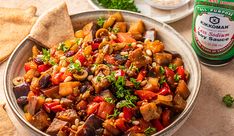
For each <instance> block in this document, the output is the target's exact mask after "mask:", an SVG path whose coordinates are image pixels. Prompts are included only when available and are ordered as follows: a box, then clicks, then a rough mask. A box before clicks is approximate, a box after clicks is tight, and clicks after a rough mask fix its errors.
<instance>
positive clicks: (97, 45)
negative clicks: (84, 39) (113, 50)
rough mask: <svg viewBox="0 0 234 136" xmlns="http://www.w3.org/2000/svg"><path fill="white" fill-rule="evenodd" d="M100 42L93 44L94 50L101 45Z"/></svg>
mask: <svg viewBox="0 0 234 136" xmlns="http://www.w3.org/2000/svg"><path fill="white" fill-rule="evenodd" d="M99 45H100V43H93V44H92V45H91V46H92V50H97V49H98V47H99Z"/></svg>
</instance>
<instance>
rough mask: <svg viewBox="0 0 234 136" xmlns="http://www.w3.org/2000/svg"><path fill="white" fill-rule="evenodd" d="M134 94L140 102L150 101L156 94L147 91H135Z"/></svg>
mask: <svg viewBox="0 0 234 136" xmlns="http://www.w3.org/2000/svg"><path fill="white" fill-rule="evenodd" d="M135 94H136V95H137V96H139V97H140V98H141V99H142V100H152V99H153V98H155V97H157V94H156V93H154V92H152V91H147V90H137V91H135Z"/></svg>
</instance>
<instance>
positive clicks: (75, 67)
mask: <svg viewBox="0 0 234 136" xmlns="http://www.w3.org/2000/svg"><path fill="white" fill-rule="evenodd" d="M68 70H69V71H71V72H72V73H77V72H80V71H81V66H80V64H79V63H70V65H69V66H68Z"/></svg>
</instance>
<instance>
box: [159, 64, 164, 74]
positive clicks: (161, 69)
mask: <svg viewBox="0 0 234 136" xmlns="http://www.w3.org/2000/svg"><path fill="white" fill-rule="evenodd" d="M159 71H160V74H162V75H163V74H164V73H165V69H164V68H163V67H162V66H160V68H159Z"/></svg>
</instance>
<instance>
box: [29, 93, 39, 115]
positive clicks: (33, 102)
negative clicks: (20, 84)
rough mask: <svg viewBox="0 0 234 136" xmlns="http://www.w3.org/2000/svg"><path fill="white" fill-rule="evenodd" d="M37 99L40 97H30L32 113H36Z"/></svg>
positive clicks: (30, 111)
mask: <svg viewBox="0 0 234 136" xmlns="http://www.w3.org/2000/svg"><path fill="white" fill-rule="evenodd" d="M37 100H38V99H37V97H36V96H32V97H29V98H28V112H29V113H30V114H31V115H34V114H35V112H36V106H37Z"/></svg>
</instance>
